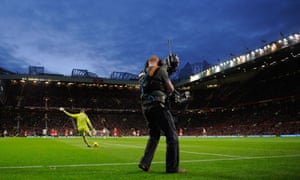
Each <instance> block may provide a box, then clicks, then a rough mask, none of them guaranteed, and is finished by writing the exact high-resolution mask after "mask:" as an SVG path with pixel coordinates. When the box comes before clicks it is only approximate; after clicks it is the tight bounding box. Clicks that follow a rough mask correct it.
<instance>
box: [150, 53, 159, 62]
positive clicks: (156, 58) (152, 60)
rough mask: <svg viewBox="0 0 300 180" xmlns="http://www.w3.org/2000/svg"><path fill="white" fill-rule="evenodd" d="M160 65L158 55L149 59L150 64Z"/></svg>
mask: <svg viewBox="0 0 300 180" xmlns="http://www.w3.org/2000/svg"><path fill="white" fill-rule="evenodd" d="M154 62H155V63H158V62H159V57H158V56H156V55H152V56H150V57H149V59H148V63H154Z"/></svg>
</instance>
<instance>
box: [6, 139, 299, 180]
mask: <svg viewBox="0 0 300 180" xmlns="http://www.w3.org/2000/svg"><path fill="white" fill-rule="evenodd" d="M89 141H90V142H93V141H97V142H99V144H100V146H99V147H98V148H87V147H86V146H85V145H84V143H83V141H82V139H81V138H0V147H1V148H0V179H31V180H32V179H300V174H299V172H300V166H299V164H300V138H299V137H284V138H279V137H267V138H262V137H260V138H249V137H248V138H190V137H181V138H180V161H181V162H180V167H182V168H185V169H187V170H188V173H186V174H166V173H165V149H166V145H165V139H164V138H162V139H161V142H160V144H159V146H158V149H157V151H156V154H155V157H154V160H153V164H152V170H153V171H152V172H150V173H146V172H143V171H141V170H140V169H138V167H137V164H138V162H139V160H140V158H141V156H142V154H143V151H144V147H145V144H146V142H147V138H144V137H141V138H125V137H123V138H106V139H104V138H90V139H89Z"/></svg>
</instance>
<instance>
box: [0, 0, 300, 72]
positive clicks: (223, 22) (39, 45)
mask: <svg viewBox="0 0 300 180" xmlns="http://www.w3.org/2000/svg"><path fill="white" fill-rule="evenodd" d="M299 7H300V0H251V1H250V0H0V67H2V68H5V69H7V70H10V71H13V72H18V73H28V67H29V66H43V67H45V71H46V72H47V73H58V74H64V75H71V72H72V69H73V68H76V69H86V70H88V71H90V72H94V73H96V74H97V75H98V76H100V77H110V74H111V73H112V72H114V71H118V72H129V73H133V74H138V73H139V72H140V71H141V70H142V69H143V66H144V64H145V61H146V59H147V58H148V57H149V56H151V55H153V54H157V55H158V56H160V57H161V58H164V57H165V56H167V55H168V39H170V41H171V47H172V51H173V52H175V53H176V54H178V56H179V57H180V59H181V67H182V66H183V65H184V64H186V63H187V62H190V63H196V62H200V61H202V60H206V61H208V62H209V63H211V64H216V63H218V59H219V60H220V62H223V61H226V60H228V59H229V58H230V54H231V53H232V54H234V55H239V54H242V53H245V52H247V49H250V50H253V49H255V48H258V47H262V46H263V45H264V44H265V43H266V42H271V41H274V40H278V39H279V38H280V32H281V33H282V34H283V35H285V36H287V35H289V34H291V33H294V32H299V31H300V10H299ZM263 41H264V42H263Z"/></svg>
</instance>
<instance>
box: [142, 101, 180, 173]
mask: <svg viewBox="0 0 300 180" xmlns="http://www.w3.org/2000/svg"><path fill="white" fill-rule="evenodd" d="M143 113H144V116H145V119H146V120H147V122H148V127H149V130H150V131H149V136H150V137H149V140H148V143H147V146H146V149H145V152H144V156H143V157H142V159H141V161H140V163H141V164H143V165H145V166H147V167H150V166H151V162H152V160H153V156H154V153H155V150H156V147H157V145H158V143H159V139H160V135H161V130H162V131H163V132H164V134H165V136H166V141H167V152H166V172H170V173H171V172H177V171H178V166H179V145H178V135H177V131H176V127H175V123H174V119H173V116H172V114H171V112H170V111H169V110H168V109H166V108H164V107H162V106H160V105H153V106H151V105H150V106H144V107H143Z"/></svg>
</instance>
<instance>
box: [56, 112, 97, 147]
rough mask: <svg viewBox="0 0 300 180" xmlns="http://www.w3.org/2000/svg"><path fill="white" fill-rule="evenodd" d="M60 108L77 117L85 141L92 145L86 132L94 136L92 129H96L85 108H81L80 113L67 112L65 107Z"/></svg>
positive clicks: (79, 129)
mask: <svg viewBox="0 0 300 180" xmlns="http://www.w3.org/2000/svg"><path fill="white" fill-rule="evenodd" d="M59 110H60V111H63V112H64V113H65V114H66V115H68V116H70V117H72V118H75V119H76V122H77V129H78V133H79V135H80V136H82V138H83V141H84V143H85V144H86V145H87V146H88V147H91V145H90V144H89V143H88V140H87V138H86V133H87V134H88V135H89V136H92V132H91V130H90V129H92V131H95V129H94V128H93V125H92V123H91V121H90V119H89V117H88V116H87V115H86V113H85V111H84V109H81V110H80V113H76V114H72V113H69V112H67V111H66V110H65V109H64V108H63V107H60V108H59Z"/></svg>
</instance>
